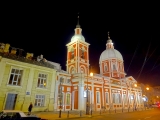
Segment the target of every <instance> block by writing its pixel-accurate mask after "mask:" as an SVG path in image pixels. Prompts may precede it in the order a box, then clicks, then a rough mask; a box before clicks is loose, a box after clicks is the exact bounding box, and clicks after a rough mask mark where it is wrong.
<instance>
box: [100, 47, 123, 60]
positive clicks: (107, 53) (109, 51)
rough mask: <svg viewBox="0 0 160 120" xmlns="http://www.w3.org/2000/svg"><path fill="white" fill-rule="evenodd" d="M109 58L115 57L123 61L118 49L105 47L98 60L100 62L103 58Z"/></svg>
mask: <svg viewBox="0 0 160 120" xmlns="http://www.w3.org/2000/svg"><path fill="white" fill-rule="evenodd" d="M111 58H117V59H119V60H121V61H123V57H122V55H121V53H120V52H119V51H118V50H116V49H106V50H104V51H103V52H102V53H101V56H100V59H99V62H102V61H103V60H106V59H111Z"/></svg>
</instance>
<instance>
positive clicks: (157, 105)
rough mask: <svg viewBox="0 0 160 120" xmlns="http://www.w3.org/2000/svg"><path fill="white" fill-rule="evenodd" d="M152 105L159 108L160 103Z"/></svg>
mask: <svg viewBox="0 0 160 120" xmlns="http://www.w3.org/2000/svg"><path fill="white" fill-rule="evenodd" d="M152 107H153V108H158V107H160V104H152Z"/></svg>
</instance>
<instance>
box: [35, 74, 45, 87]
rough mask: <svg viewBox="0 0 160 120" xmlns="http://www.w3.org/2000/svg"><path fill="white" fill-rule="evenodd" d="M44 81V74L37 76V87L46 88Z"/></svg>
mask: <svg viewBox="0 0 160 120" xmlns="http://www.w3.org/2000/svg"><path fill="white" fill-rule="evenodd" d="M46 80H47V75H46V74H39V76H38V83H37V87H40V88H46Z"/></svg>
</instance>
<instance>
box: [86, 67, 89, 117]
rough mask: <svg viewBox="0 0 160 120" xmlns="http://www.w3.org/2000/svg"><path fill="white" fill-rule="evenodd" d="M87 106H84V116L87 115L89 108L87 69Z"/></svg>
mask: <svg viewBox="0 0 160 120" xmlns="http://www.w3.org/2000/svg"><path fill="white" fill-rule="evenodd" d="M86 90H87V106H86V115H89V106H88V68H87V88H86Z"/></svg>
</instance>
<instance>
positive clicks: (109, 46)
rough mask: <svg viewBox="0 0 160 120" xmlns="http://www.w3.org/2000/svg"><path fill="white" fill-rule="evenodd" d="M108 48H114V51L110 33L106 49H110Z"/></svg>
mask: <svg viewBox="0 0 160 120" xmlns="http://www.w3.org/2000/svg"><path fill="white" fill-rule="evenodd" d="M108 48H113V49H114V46H113V43H112V40H111V38H110V36H109V31H108V40H107V43H106V49H108Z"/></svg>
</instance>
